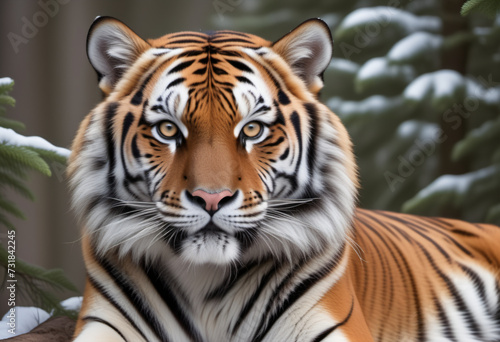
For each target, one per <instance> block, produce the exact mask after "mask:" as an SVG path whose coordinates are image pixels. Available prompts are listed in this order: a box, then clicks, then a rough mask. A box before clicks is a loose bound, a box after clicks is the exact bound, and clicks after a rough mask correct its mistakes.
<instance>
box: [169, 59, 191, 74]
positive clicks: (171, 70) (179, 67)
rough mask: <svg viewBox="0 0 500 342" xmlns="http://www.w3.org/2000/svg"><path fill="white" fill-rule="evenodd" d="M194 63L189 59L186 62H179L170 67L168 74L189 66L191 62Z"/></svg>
mask: <svg viewBox="0 0 500 342" xmlns="http://www.w3.org/2000/svg"><path fill="white" fill-rule="evenodd" d="M193 63H194V60H190V61H187V62H182V63H179V64H177V65H176V66H175V67H173V68H172V69H170V71H169V72H168V74H169V75H170V74H173V73H175V72H179V71H182V70H184V69H186V68H188V67H190V66H191V64H193Z"/></svg>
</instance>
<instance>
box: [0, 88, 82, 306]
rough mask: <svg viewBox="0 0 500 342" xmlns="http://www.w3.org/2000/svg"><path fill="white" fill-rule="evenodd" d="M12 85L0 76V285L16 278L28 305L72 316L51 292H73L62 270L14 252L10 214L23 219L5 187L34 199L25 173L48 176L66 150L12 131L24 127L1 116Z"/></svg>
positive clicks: (18, 291) (62, 160)
mask: <svg viewBox="0 0 500 342" xmlns="http://www.w3.org/2000/svg"><path fill="white" fill-rule="evenodd" d="M13 86H14V82H13V81H12V80H11V79H10V78H0V188H1V190H2V191H1V192H0V226H3V229H2V230H3V231H2V232H1V233H2V236H4V237H5V239H3V240H4V241H3V242H4V243H2V244H0V266H1V267H2V268H3V269H4V276H3V281H2V288H4V289H5V286H7V285H6V283H7V282H8V281H12V280H16V282H15V286H16V294H19V295H20V296H21V297H25V298H27V299H28V301H29V302H30V303H32V305H36V306H39V307H41V308H42V309H44V310H46V311H49V312H53V313H54V314H56V315H57V314H67V315H74V314H73V313H71V312H67V311H65V310H64V309H63V308H62V307H61V305H60V304H59V299H58V298H57V296H56V295H55V293H54V290H70V291H74V292H76V291H77V289H76V288H75V286H74V285H73V284H71V282H70V281H69V280H68V279H66V277H65V276H64V274H63V272H62V270H60V269H51V270H46V269H43V268H41V267H38V266H34V265H30V264H28V263H26V262H23V261H22V260H20V259H19V258H18V257H17V256H16V255H15V234H16V230H15V227H14V225H13V224H12V222H11V219H10V217H11V216H13V217H17V218H21V219H23V218H25V216H24V214H23V213H22V212H21V210H19V208H18V207H17V205H16V204H15V203H14V202H12V201H11V200H10V199H9V198H8V197H7V194H6V190H7V189H11V190H13V191H15V192H16V193H18V194H20V195H22V196H24V197H26V198H29V199H31V200H34V196H33V193H32V192H31V191H30V189H29V188H28V187H27V186H26V181H27V180H28V173H29V172H30V171H35V172H39V173H41V174H44V175H46V176H50V175H51V169H50V166H49V165H52V166H53V167H55V168H58V169H60V168H61V167H63V165H65V164H66V159H67V157H68V155H69V151H68V150H66V149H63V148H59V147H55V146H53V145H52V144H50V143H49V142H47V141H45V140H44V139H42V138H40V137H25V136H22V135H20V134H19V133H17V132H16V131H19V130H22V129H24V125H23V124H22V123H20V122H18V121H15V120H11V119H8V118H6V117H5V114H6V108H5V107H6V106H13V105H14V104H15V101H14V99H13V98H12V97H11V96H9V95H8V93H9V92H10V91H11V90H12V87H13ZM9 241H13V242H10V243H9Z"/></svg>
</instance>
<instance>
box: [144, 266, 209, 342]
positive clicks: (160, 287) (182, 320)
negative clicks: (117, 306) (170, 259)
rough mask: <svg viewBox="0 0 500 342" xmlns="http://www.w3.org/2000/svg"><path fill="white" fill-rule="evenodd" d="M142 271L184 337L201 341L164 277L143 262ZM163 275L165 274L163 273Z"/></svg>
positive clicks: (199, 335)
mask: <svg viewBox="0 0 500 342" xmlns="http://www.w3.org/2000/svg"><path fill="white" fill-rule="evenodd" d="M142 269H143V270H144V272H145V273H146V276H147V277H148V279H149V281H150V282H151V284H152V285H153V286H154V288H155V289H156V292H157V293H158V294H159V295H160V297H161V298H162V299H163V302H164V303H165V304H166V305H167V306H168V308H169V309H170V311H171V312H172V314H173V315H174V317H175V320H176V321H177V323H179V325H180V326H181V328H182V330H183V331H184V332H185V333H186V335H187V336H189V337H190V338H191V340H192V341H203V338H202V337H201V334H200V332H199V331H197V330H196V327H195V326H194V324H193V323H192V322H191V320H190V319H189V317H188V315H187V314H186V313H185V312H184V310H183V308H182V307H181V305H180V304H179V302H178V301H177V299H176V298H175V294H174V293H173V292H172V290H171V287H170V286H169V285H168V284H167V281H166V279H164V276H162V272H158V270H157V269H156V267H153V266H152V265H150V264H146V263H145V262H143V263H142ZM163 274H165V273H164V272H163Z"/></svg>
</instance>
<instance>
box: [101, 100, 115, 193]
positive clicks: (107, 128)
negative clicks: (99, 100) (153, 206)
mask: <svg viewBox="0 0 500 342" xmlns="http://www.w3.org/2000/svg"><path fill="white" fill-rule="evenodd" d="M117 110H118V103H116V102H113V103H111V104H109V105H108V108H107V110H106V117H105V119H104V132H105V135H106V152H107V155H108V176H107V183H108V197H110V198H116V179H115V166H116V155H115V139H114V134H113V133H114V127H113V125H114V119H115V116H116V111H117Z"/></svg>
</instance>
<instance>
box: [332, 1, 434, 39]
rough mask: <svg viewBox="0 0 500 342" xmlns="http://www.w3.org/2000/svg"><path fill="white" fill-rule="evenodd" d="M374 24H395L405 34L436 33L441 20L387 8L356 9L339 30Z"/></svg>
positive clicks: (345, 19)
mask: <svg viewBox="0 0 500 342" xmlns="http://www.w3.org/2000/svg"><path fill="white" fill-rule="evenodd" d="M374 22H376V23H379V24H380V25H382V26H387V25H389V24H391V23H392V24H397V25H398V26H400V27H401V28H403V29H404V31H405V33H406V34H408V33H411V32H416V31H421V30H424V31H433V32H437V31H439V30H440V29H441V20H440V19H439V18H438V17H430V16H421V17H418V16H416V15H414V14H411V13H409V12H406V11H403V10H400V9H397V8H394V7H389V6H379V7H370V8H360V9H357V10H355V11H353V12H351V13H350V14H349V15H347V16H346V17H345V18H344V20H343V21H342V23H341V24H340V27H339V29H341V30H348V29H352V28H356V27H359V26H362V25H367V24H372V23H374Z"/></svg>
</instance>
